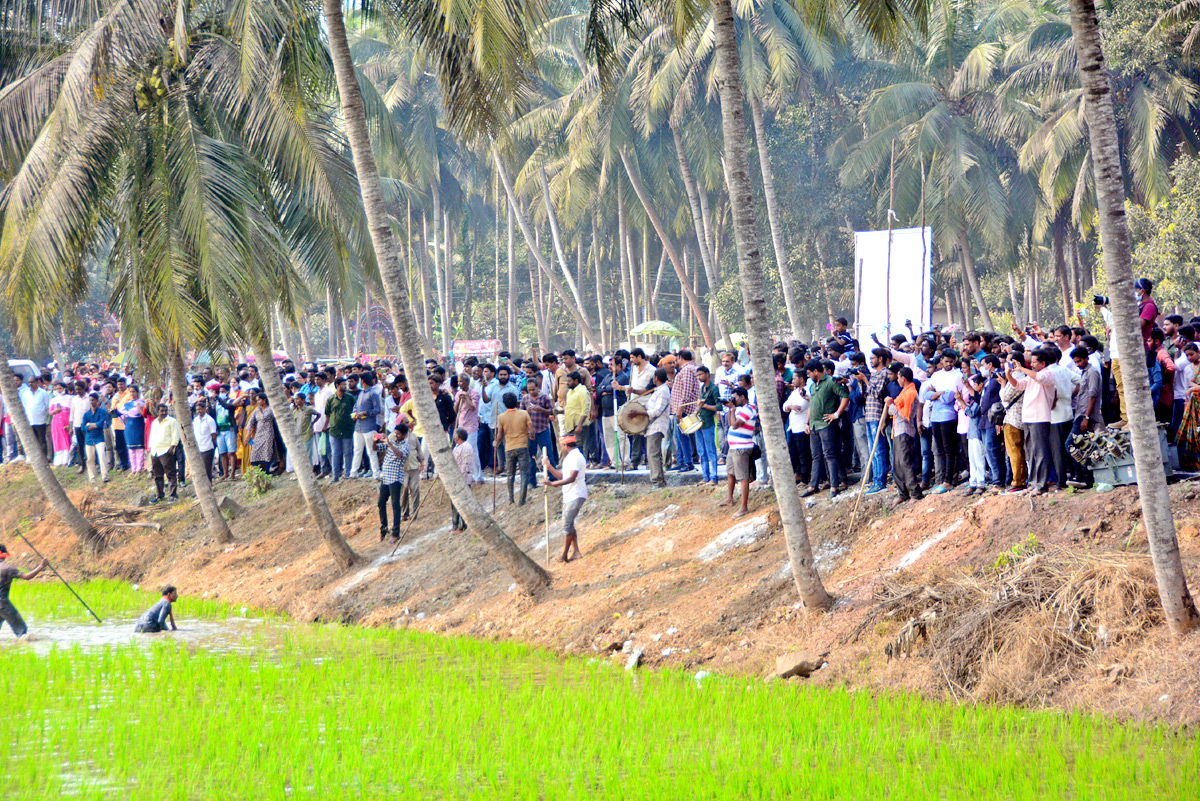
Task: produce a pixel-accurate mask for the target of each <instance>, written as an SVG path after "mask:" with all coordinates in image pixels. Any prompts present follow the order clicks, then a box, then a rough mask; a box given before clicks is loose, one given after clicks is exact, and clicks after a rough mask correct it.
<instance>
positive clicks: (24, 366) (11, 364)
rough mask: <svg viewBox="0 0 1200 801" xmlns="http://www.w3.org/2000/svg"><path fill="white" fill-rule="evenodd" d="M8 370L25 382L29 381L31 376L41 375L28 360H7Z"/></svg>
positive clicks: (39, 370) (38, 369)
mask: <svg viewBox="0 0 1200 801" xmlns="http://www.w3.org/2000/svg"><path fill="white" fill-rule="evenodd" d="M8 369H9V370H12V371H13V372H14V373H16V374H17V375H19V376H21V378H23V379H24V380H25V381H29V379H30V377H32V376H35V375H41V374H42V371H41V369H40V368H39V367H38V366H37V365H36V364H34V363H33V362H31V361H30V360H29V359H9V360H8Z"/></svg>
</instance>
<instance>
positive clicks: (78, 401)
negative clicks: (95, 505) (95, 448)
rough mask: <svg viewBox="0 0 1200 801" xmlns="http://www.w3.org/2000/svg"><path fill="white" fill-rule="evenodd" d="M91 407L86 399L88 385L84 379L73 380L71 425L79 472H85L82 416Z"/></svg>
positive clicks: (85, 456)
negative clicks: (73, 432) (73, 392)
mask: <svg viewBox="0 0 1200 801" xmlns="http://www.w3.org/2000/svg"><path fill="white" fill-rule="evenodd" d="M91 408H92V404H91V402H90V401H89V400H88V385H87V382H86V381H76V382H75V397H73V398H71V427H72V428H73V429H75V443H76V445H77V448H78V451H77V453H78V458H79V474H80V475H83V474H84V473H86V472H87V450H86V446H85V445H84V442H83V416H84V415H85V414H87V413H88V410H89V409H91Z"/></svg>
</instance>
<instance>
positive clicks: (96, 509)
mask: <svg viewBox="0 0 1200 801" xmlns="http://www.w3.org/2000/svg"><path fill="white" fill-rule="evenodd" d="M78 506H79V511H80V513H81V514H82V515H83V516H84V517H86V518H87V519H88V520H89V521H91V523H92V525H93V526H95V527H96V531H97V532H98V533H99V535H100V537H99V540H98V541H97V542H92V543H88V544H89V545H90V546H91V547H93V548H103V547H106V546H108V545H109V544H111V542H112V540H113V538H114V537H116V536H118V535H119V533H120V532H121V531H122V530H126V529H131V528H148V529H153V530H154V531H162V526H161V525H159V524H158V523H146V522H142V521H140V520H138V518H139V517H141V514H142V513H141V510H139V509H135V508H130V507H125V506H113V505H112V504H109V503H107V502H105V500H104V498H103V496H101V495H100V493H98V492H93V491H91V490H87V491H86V492H85V493H84V495H83V497H82V498H80V499H79V503H78Z"/></svg>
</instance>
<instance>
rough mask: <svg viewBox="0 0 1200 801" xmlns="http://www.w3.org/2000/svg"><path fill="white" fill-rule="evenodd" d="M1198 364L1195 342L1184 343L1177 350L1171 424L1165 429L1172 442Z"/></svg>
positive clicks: (1198, 353) (1199, 359) (1181, 418)
mask: <svg viewBox="0 0 1200 801" xmlns="http://www.w3.org/2000/svg"><path fill="white" fill-rule="evenodd" d="M1198 364H1200V351H1198V350H1197V347H1196V343H1195V342H1188V343H1186V344H1184V345H1183V346H1182V347H1181V348H1180V350H1179V358H1178V359H1176V360H1175V383H1174V386H1173V389H1174V394H1173V395H1172V396H1171V397H1172V399H1173V400H1172V401H1171V425H1170V427H1169V428H1168V429H1167V438H1168V439H1169V440H1170V441H1171V442H1172V443H1174V442H1175V437H1176V436H1177V435H1178V434H1179V426H1180V424H1181V423H1182V422H1183V410H1184V408H1185V407H1186V406H1187V399H1188V395H1187V393H1188V387H1190V386H1191V385H1192V383H1193V382H1194V381H1195V380H1196V373H1197V365H1198Z"/></svg>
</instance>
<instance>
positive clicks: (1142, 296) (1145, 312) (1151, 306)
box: [1133, 278, 1158, 350]
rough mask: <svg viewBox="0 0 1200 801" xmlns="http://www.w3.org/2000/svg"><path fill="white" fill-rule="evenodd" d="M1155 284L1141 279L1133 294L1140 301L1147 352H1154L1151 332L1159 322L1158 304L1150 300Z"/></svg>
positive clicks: (1147, 279) (1143, 337)
mask: <svg viewBox="0 0 1200 801" xmlns="http://www.w3.org/2000/svg"><path fill="white" fill-rule="evenodd" d="M1153 289H1154V282H1153V281H1151V280H1150V279H1149V278H1139V279H1138V280H1137V281H1136V282H1135V283H1134V285H1133V294H1135V295H1137V299H1138V318H1139V322H1140V323H1141V324H1142V344H1143V345H1144V346H1145V348H1146V350H1154V340H1153V338H1152V337H1151V336H1150V332H1151V331H1153V330H1154V327H1155V325H1156V321H1157V320H1158V304H1157V303H1155V302H1154V301H1153V300H1152V299H1151V298H1150V292H1151V291H1153Z"/></svg>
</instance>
